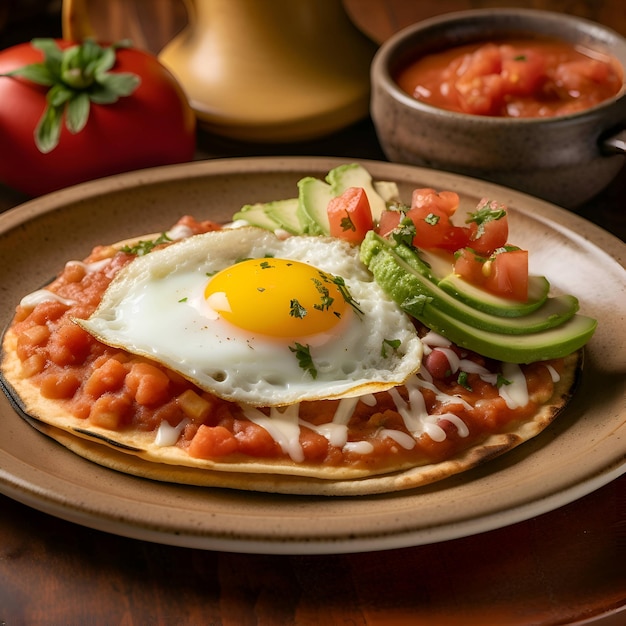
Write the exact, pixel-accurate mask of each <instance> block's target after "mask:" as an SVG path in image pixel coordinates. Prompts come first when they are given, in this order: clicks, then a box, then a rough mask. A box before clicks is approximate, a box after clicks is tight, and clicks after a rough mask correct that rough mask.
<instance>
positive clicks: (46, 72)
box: [2, 63, 56, 87]
mask: <svg viewBox="0 0 626 626" xmlns="http://www.w3.org/2000/svg"><path fill="white" fill-rule="evenodd" d="M2 76H14V77H19V78H25V79H26V80H29V81H31V82H32V83H36V84H37V85H44V86H45V87H50V86H51V85H54V83H55V82H56V77H55V76H54V75H53V74H52V73H51V72H50V69H49V68H48V66H47V65H45V64H44V63H32V64H31V65H25V66H24V67H20V68H18V69H16V70H12V71H11V72H7V73H6V74H2Z"/></svg>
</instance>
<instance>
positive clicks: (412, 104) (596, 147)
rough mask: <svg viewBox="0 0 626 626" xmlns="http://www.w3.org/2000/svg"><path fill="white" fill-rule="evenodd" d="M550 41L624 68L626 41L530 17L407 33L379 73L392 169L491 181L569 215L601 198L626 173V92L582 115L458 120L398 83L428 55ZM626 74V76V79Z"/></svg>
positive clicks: (462, 18)
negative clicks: (481, 45)
mask: <svg viewBox="0 0 626 626" xmlns="http://www.w3.org/2000/svg"><path fill="white" fill-rule="evenodd" d="M511 36H513V37H535V38H537V37H552V38H555V37H556V38H559V39H562V40H565V41H567V42H571V43H578V44H583V45H584V46H585V47H587V48H590V49H595V50H598V51H600V52H604V53H608V54H611V55H613V57H615V58H617V60H618V61H619V62H620V63H621V65H622V70H623V71H624V69H625V68H626V39H624V38H623V37H621V36H620V35H619V34H617V33H615V32H614V31H612V30H610V29H608V28H605V27H603V26H601V25H599V24H596V23H594V22H590V21H588V20H584V19H580V18H576V17H572V16H568V15H563V14H557V13H552V12H549V11H537V10H525V9H500V10H494V9H489V10H475V11H464V12H456V13H449V14H446V15H443V16H440V17H437V18H433V19H428V20H425V21H423V22H419V23H417V24H414V25H412V26H409V27H407V28H405V29H404V30H402V31H400V32H399V33H397V34H396V35H394V36H393V37H392V38H390V39H389V40H387V41H386V42H385V43H383V45H382V46H381V47H380V49H379V50H378V52H377V54H376V56H375V58H374V60H373V63H372V69H371V78H372V96H371V114H372V118H373V120H374V124H375V127H376V132H377V134H378V138H379V141H380V143H381V147H382V149H383V150H384V152H385V154H386V156H387V158H388V159H390V160H391V161H395V162H399V163H409V164H413V165H421V166H424V167H430V168H435V169H440V170H446V171H451V172H456V173H460V174H465V175H468V176H472V177H475V178H481V179H485V180H490V181H493V182H496V183H499V184H502V185H506V186H508V187H512V188H515V189H519V190H522V191H525V192H527V193H530V194H532V195H535V196H538V197H541V198H544V199H547V200H550V201H551V202H554V203H556V204H560V205H561V206H564V207H567V208H575V207H576V206H577V205H579V204H581V203H583V202H584V201H586V200H588V199H589V198H591V197H592V196H594V195H596V194H597V193H598V192H599V191H601V190H602V189H603V188H604V187H605V186H606V185H608V183H609V182H610V181H611V180H612V179H613V178H614V177H615V176H616V175H617V174H618V173H619V172H620V170H622V167H623V165H624V154H625V153H626V86H624V85H622V88H621V90H620V91H619V93H617V94H616V95H615V96H614V97H613V98H610V99H609V100H606V101H604V102H603V103H601V104H599V105H596V106H594V107H592V108H590V109H587V110H584V111H581V112H578V113H576V114H570V115H563V116H560V117H551V118H505V117H487V116H481V115H471V114H464V113H456V112H452V111H448V110H444V109H440V108H436V107H434V106H431V105H428V104H425V103H422V102H419V101H418V100H416V99H415V98H413V97H412V96H410V95H409V94H407V93H406V92H404V91H403V90H402V89H401V88H400V87H399V86H398V85H397V84H396V82H395V80H394V78H393V77H394V76H395V75H396V72H397V70H398V68H400V67H402V66H403V65H404V64H406V63H408V62H410V61H411V60H412V59H414V58H417V57H419V56H422V55H424V54H427V53H430V52H435V51H437V50H442V49H446V48H449V47H453V46H457V45H462V44H466V43H471V42H475V41H486V40H493V39H498V38H503V37H511ZM623 73H624V72H623Z"/></svg>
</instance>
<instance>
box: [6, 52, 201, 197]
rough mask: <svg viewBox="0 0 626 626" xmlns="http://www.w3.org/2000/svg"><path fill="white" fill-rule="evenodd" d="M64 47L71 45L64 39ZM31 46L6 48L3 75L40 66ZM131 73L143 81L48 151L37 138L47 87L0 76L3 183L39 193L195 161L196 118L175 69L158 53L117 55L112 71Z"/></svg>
mask: <svg viewBox="0 0 626 626" xmlns="http://www.w3.org/2000/svg"><path fill="white" fill-rule="evenodd" d="M57 43H58V45H59V47H60V48H62V49H65V48H68V47H70V46H71V45H72V44H71V43H70V42H61V41H59V42H57ZM42 60H43V54H42V52H41V51H40V50H38V49H36V48H34V47H33V46H32V44H30V43H24V44H19V45H17V46H13V47H11V48H8V49H6V50H3V51H0V74H4V73H7V72H10V71H13V70H16V69H18V68H21V67H23V66H26V65H29V64H32V63H40V62H41V61H42ZM117 72H130V73H133V74H136V75H137V76H139V77H140V79H141V83H140V85H139V86H138V87H137V88H136V90H135V91H134V92H133V93H132V94H131V95H129V96H126V97H121V98H120V99H119V100H118V101H117V102H115V103H114V104H94V103H92V104H91V107H90V114H89V118H88V121H87V125H86V126H85V127H84V129H83V130H82V131H80V132H78V133H77V134H71V133H70V132H69V131H68V130H67V129H66V128H65V126H63V128H62V130H61V136H60V141H59V144H58V146H57V147H56V148H54V149H53V150H52V151H51V152H48V153H47V154H43V153H42V152H40V151H39V150H38V149H37V146H36V145H35V141H34V139H33V133H34V130H35V128H36V126H37V124H38V122H39V119H40V117H41V115H42V113H43V111H44V109H45V106H46V92H47V89H48V88H47V87H43V86H40V85H36V84H34V83H32V82H30V81H28V80H26V79H25V78H17V77H6V76H0V146H2V149H1V151H0V181H1V182H3V183H5V184H6V185H8V186H9V187H13V188H15V189H18V190H20V191H22V192H24V193H26V194H28V195H39V194H43V193H47V192H49V191H53V190H56V189H60V188H62V187H66V186H69V185H73V184H75V183H79V182H83V181H86V180H90V179H94V178H100V177H102V176H108V175H112V174H118V173H120V172H124V171H129V170H135V169H141V168H146V167H152V166H157V165H165V164H171V163H180V162H184V161H189V160H191V159H192V158H193V155H194V150H195V141H196V139H195V126H196V121H195V116H194V113H193V111H192V110H191V108H190V106H189V104H188V102H187V99H186V97H185V95H184V93H183V91H182V89H181V87H180V86H179V84H178V83H177V81H176V80H175V78H174V77H173V76H172V75H171V74H170V72H169V71H168V70H167V69H166V68H165V67H164V66H163V65H161V63H160V62H159V61H158V60H157V59H156V58H155V57H154V56H152V55H150V54H147V53H145V52H142V51H140V50H137V49H133V48H119V49H117V50H116V61H115V65H114V66H113V67H112V68H111V73H117Z"/></svg>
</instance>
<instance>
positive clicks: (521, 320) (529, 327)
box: [361, 231, 578, 335]
mask: <svg viewBox="0 0 626 626" xmlns="http://www.w3.org/2000/svg"><path fill="white" fill-rule="evenodd" d="M416 257H417V254H416V252H415V251H414V250H412V249H411V248H409V247H407V246H405V245H404V244H393V243H391V242H389V241H388V240H386V239H383V238H382V237H380V236H379V235H377V234H376V233H374V232H372V231H370V232H369V233H368V234H367V236H366V238H365V240H364V242H363V244H362V246H361V258H362V260H363V261H364V262H365V263H366V264H367V265H368V267H369V269H370V270H371V271H372V272H373V273H374V276H375V277H376V280H377V282H378V283H379V284H380V285H381V286H382V287H383V289H385V290H386V291H388V292H389V293H390V295H391V296H392V298H393V299H394V300H396V302H399V303H402V304H403V306H404V303H405V302H407V301H410V300H414V301H415V305H414V310H417V307H419V306H422V305H423V304H425V303H429V304H431V305H432V307H434V308H436V309H437V310H440V311H443V312H445V313H447V314H448V315H451V316H453V317H455V318H458V319H460V320H463V321H464V322H465V323H467V324H468V325H470V326H473V327H474V328H480V329H481V330H487V331H491V332H496V333H503V334H515V335H520V334H527V333H532V332H537V331H540V330H545V329H547V328H553V327H555V326H559V325H560V324H563V323H564V322H565V321H566V320H568V319H569V318H570V317H572V316H573V315H574V314H575V313H576V311H577V310H578V300H577V299H576V298H574V296H567V295H564V296H558V297H555V298H548V299H547V300H546V302H545V304H544V305H543V306H542V307H540V308H539V309H537V310H536V311H533V312H532V313H529V314H528V315H524V316H521V317H501V316H498V315H491V314H490V313H486V312H484V311H480V310H478V309H476V308H474V307H472V306H469V305H468V304H465V303H464V302H462V301H461V300H458V299H457V298H455V297H454V296H451V295H450V294H448V293H446V292H445V291H443V289H440V288H439V287H438V286H437V285H436V284H435V283H434V282H432V281H430V280H429V279H428V278H427V277H425V276H424V275H423V273H422V272H421V271H419V270H417V271H415V267H414V265H416V263H415V258H416ZM417 265H418V266H419V264H417ZM374 270H376V271H374ZM416 317H417V316H416Z"/></svg>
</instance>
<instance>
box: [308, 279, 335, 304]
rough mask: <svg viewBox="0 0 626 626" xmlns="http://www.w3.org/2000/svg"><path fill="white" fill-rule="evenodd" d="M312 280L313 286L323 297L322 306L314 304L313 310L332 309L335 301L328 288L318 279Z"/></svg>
mask: <svg viewBox="0 0 626 626" xmlns="http://www.w3.org/2000/svg"><path fill="white" fill-rule="evenodd" d="M311 280H312V281H313V284H314V285H315V287H316V288H317V290H318V291H319V292H320V295H321V297H322V299H321V302H320V304H314V305H313V308H314V309H317V310H318V311H327V310H328V309H330V307H331V305H332V303H333V302H334V301H335V299H334V298H332V297H331V295H330V292H329V291H328V288H327V287H325V286H324V285H323V284H322V281H321V280H318V279H317V278H313V279H311Z"/></svg>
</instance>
